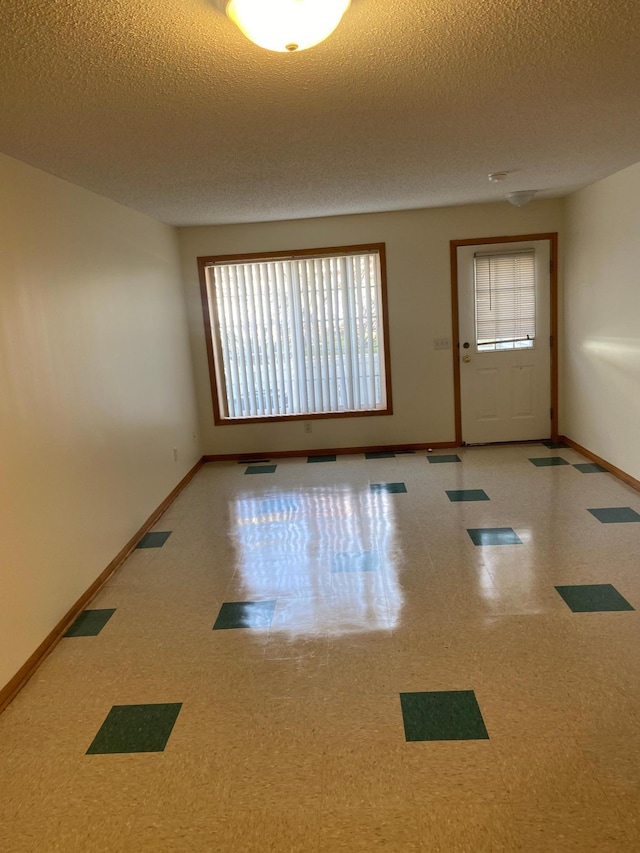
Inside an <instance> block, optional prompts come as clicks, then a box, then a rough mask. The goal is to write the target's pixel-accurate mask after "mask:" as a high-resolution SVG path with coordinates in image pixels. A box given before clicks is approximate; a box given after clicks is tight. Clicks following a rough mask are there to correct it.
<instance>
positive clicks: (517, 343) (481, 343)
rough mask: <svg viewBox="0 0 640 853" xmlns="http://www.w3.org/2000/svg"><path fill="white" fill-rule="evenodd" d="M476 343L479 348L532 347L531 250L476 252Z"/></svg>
mask: <svg viewBox="0 0 640 853" xmlns="http://www.w3.org/2000/svg"><path fill="white" fill-rule="evenodd" d="M474 275H475V317H476V345H477V347H478V349H481V350H491V349H514V348H520V347H527V346H528V347H531V346H533V342H534V340H535V336H536V289H535V283H536V280H535V255H534V251H533V249H530V250H524V251H518V252H508V253H504V254H479V253H478V254H476V255H475V257H474Z"/></svg>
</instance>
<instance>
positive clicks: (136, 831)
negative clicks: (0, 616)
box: [0, 444, 640, 853]
mask: <svg viewBox="0 0 640 853" xmlns="http://www.w3.org/2000/svg"><path fill="white" fill-rule="evenodd" d="M439 456H442V457H444V461H443V460H442V459H441V460H439V462H438V464H433V461H434V459H435V458H436V457H439ZM557 458H561V459H562V460H564V461H565V462H566V463H567V464H562V463H558V462H557V461H554V462H553V463H551V464H544V463H541V462H540V460H543V459H554V460H556V459H557ZM534 460H535V461H534ZM309 461H312V462H314V463H315V464H312V465H310V464H308V460H307V458H306V457H305V458H296V459H287V460H257V462H255V463H253V464H250V465H238V464H235V463H216V464H209V465H207V466H205V467H204V468H203V469H202V470H201V471H200V472H199V473H198V474H197V476H196V477H195V478H194V479H193V480H192V482H191V483H190V484H189V486H188V487H187V488H186V489H185V490H184V491H183V493H182V494H181V495H180V497H179V498H178V499H177V500H176V501H175V502H174V503H173V504H172V505H171V506H170V507H169V509H168V510H167V512H166V513H165V514H164V516H163V517H162V518H161V519H160V521H159V522H158V524H157V525H156V526H155V529H154V530H153V531H151V534H152V535H149V536H147V537H145V540H144V542H143V543H141V547H139V548H138V549H136V550H135V551H134V552H133V554H132V555H131V556H130V557H129V559H128V560H127V561H126V563H125V564H124V565H123V566H122V568H121V569H120V570H119V571H118V572H117V573H116V574H115V576H114V577H113V578H112V579H111V580H110V582H109V583H108V584H107V585H106V586H105V587H104V588H103V589H102V591H101V592H100V593H99V595H98V596H97V597H96V598H95V600H94V601H93V602H92V603H91V604H90V606H89V608H88V610H87V612H85V613H84V614H83V615H82V616H81V617H80V619H79V620H78V623H77V625H76V626H72V628H71V629H70V630H69V631H68V633H67V634H66V635H65V637H64V638H63V639H62V640H61V641H60V643H59V644H58V646H57V647H56V648H55V650H54V652H53V653H52V654H51V655H50V656H49V657H48V658H47V659H46V660H45V662H44V663H43V664H42V666H41V667H40V668H39V669H38V671H37V672H36V674H35V675H34V677H33V678H32V679H31V681H30V682H29V683H28V684H27V685H26V687H25V688H24V689H23V690H22V692H21V693H20V694H19V695H18V697H17V698H16V699H15V700H14V702H13V703H12V704H11V705H10V706H9V707H8V708H7V710H6V711H5V712H4V714H2V716H0V791H1V792H2V795H1V797H0V849H1V850H3V851H7V853H32V851H33V853H49V851H65V853H76V851H77V853H93V851H99V853H112V851H113V852H114V853H115V851H117V853H128V851H136V853H145V852H146V851H161V852H162V851H180V852H181V851H184V853H218V851H220V853H247V851H248V852H249V853H253V851H256V853H257V852H258V851H260V853H263V851H266V853H269V851H274V853H289V851H292V852H293V851H301V853H340V851H374V850H387V851H398V853H410V851H423V853H432V851H443V852H444V853H455V851H470V852H471V851H473V853H476V851H491V853H493V851H545V853H546V851H591V850H593V851H601V853H605V851H637V850H640V654H639V653H638V650H639V649H640V523H634V522H638V521H639V520H640V494H639V493H638V492H636V491H634V490H633V489H631V488H630V487H628V486H626V485H625V484H623V483H622V482H620V481H618V480H616V479H615V478H613V477H612V476H611V475H610V474H608V473H606V472H603V471H601V470H598V466H595V467H594V466H591V465H589V464H588V463H587V462H586V461H585V459H584V458H583V457H581V456H580V455H579V454H578V453H576V452H575V451H573V450H572V449H569V448H547V447H546V446H545V445H543V444H536V445H518V446H504V447H486V448H479V447H476V448H461V449H459V450H457V451H456V453H455V454H452V453H451V452H448V453H447V452H444V451H441V452H438V451H436V452H434V453H433V454H428V455H427V454H426V453H425V452H418V453H415V454H399V455H389V454H383V455H375V454H374V455H372V457H371V458H365V456H364V455H359V456H338V457H337V459H335V458H334V457H329V456H320V457H312V458H311V459H310V460H309ZM532 463H533V464H532ZM247 472H249V473H251V474H252V475H253V476H249V477H247V476H245V474H246V473H247Z"/></svg>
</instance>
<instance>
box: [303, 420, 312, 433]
mask: <svg viewBox="0 0 640 853" xmlns="http://www.w3.org/2000/svg"><path fill="white" fill-rule="evenodd" d="M304 431H305V432H311V421H305V422H304Z"/></svg>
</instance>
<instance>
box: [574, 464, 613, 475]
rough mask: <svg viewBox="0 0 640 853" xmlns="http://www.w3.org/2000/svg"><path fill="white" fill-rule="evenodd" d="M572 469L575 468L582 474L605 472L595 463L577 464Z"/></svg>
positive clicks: (604, 469)
mask: <svg viewBox="0 0 640 853" xmlns="http://www.w3.org/2000/svg"><path fill="white" fill-rule="evenodd" d="M573 467H574V468H577V469H578V471H580V472H581V473H582V474H605V473H606V471H607V469H606V468H603V467H602V465H598V463H597V462H579V463H578V464H577V465H574V466H573Z"/></svg>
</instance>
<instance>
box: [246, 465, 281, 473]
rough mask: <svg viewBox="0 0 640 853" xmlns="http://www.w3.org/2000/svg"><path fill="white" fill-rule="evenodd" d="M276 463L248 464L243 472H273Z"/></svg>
mask: <svg viewBox="0 0 640 853" xmlns="http://www.w3.org/2000/svg"><path fill="white" fill-rule="evenodd" d="M277 467H278V466H277V465H250V466H249V467H248V468H247V470H246V471H245V472H244V473H245V474H273V473H274V472H275V470H276V468H277Z"/></svg>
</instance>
